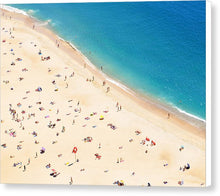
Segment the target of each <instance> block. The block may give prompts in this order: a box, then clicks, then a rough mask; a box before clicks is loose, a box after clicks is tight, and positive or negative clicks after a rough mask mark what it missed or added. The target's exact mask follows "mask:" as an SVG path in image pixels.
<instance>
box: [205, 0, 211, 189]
mask: <svg viewBox="0 0 220 196" xmlns="http://www.w3.org/2000/svg"><path fill="white" fill-rule="evenodd" d="M211 88H212V85H211V3H210V2H208V1H206V186H211V158H212V157H211V154H212V152H211V130H212V129H211Z"/></svg>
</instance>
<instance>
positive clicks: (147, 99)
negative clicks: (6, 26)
mask: <svg viewBox="0 0 220 196" xmlns="http://www.w3.org/2000/svg"><path fill="white" fill-rule="evenodd" d="M1 8H2V9H5V10H7V11H9V12H16V13H19V14H23V15H25V16H28V17H30V18H32V19H34V20H35V21H38V22H44V23H45V21H40V20H39V19H37V18H35V17H33V16H31V15H29V14H28V13H27V12H25V11H23V10H20V9H18V8H14V7H11V6H8V5H3V4H1ZM54 34H56V36H57V37H58V38H59V39H60V40H62V41H63V42H65V43H67V44H68V45H70V46H71V47H72V48H73V49H74V50H76V51H77V52H78V53H79V54H80V55H81V56H82V58H83V60H84V61H85V62H86V64H88V65H89V66H90V67H91V68H92V69H93V70H94V71H96V72H97V71H98V72H99V74H101V75H102V76H103V77H104V78H106V80H107V81H108V82H110V83H112V84H113V85H116V86H117V87H119V88H120V89H122V90H123V91H125V92H127V93H129V94H130V95H133V96H135V97H137V98H139V99H141V100H143V101H145V102H147V103H150V104H153V105H156V106H157V107H159V108H161V109H163V110H165V111H167V112H171V113H174V114H175V115H176V116H177V117H178V118H180V119H182V120H184V121H187V122H188V123H189V124H191V125H193V126H196V127H197V124H196V123H193V122H194V120H196V121H199V122H202V123H206V120H205V119H202V118H200V117H198V116H195V115H193V114H191V113H188V112H186V111H184V110H182V109H180V108H178V107H177V106H175V105H172V104H170V103H162V102H161V101H159V100H157V99H156V98H155V97H152V98H151V97H149V96H150V95H148V96H147V95H144V94H141V93H139V92H136V91H134V90H132V89H131V88H129V87H127V86H126V85H125V84H122V82H121V81H119V80H117V79H115V78H114V79H113V77H112V76H111V77H110V76H108V75H107V74H105V73H103V72H100V71H99V70H98V67H97V66H95V65H94V64H93V63H92V62H91V61H90V60H89V59H88V58H87V57H86V56H85V55H84V54H83V53H82V52H81V51H80V50H79V49H77V47H76V46H75V45H74V44H73V43H71V42H69V41H66V40H65V39H63V38H62V37H60V36H59V35H57V33H54ZM155 99H156V100H155ZM178 113H180V115H178ZM184 116H185V118H184ZM189 118H192V119H193V120H187V119H189Z"/></svg>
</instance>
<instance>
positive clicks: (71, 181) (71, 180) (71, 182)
mask: <svg viewBox="0 0 220 196" xmlns="http://www.w3.org/2000/svg"><path fill="white" fill-rule="evenodd" d="M72 184H73V178H72V177H71V178H70V185H72Z"/></svg>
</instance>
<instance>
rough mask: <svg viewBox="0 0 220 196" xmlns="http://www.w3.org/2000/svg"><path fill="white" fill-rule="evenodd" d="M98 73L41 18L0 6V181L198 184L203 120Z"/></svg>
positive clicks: (202, 180) (202, 183)
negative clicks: (182, 114) (184, 116)
mask: <svg viewBox="0 0 220 196" xmlns="http://www.w3.org/2000/svg"><path fill="white" fill-rule="evenodd" d="M102 69H105V67H103V68H100V69H97V68H96V67H95V66H93V65H92V64H91V63H90V62H89V61H88V59H87V58H86V57H85V56H83V54H82V53H81V52H80V51H79V50H77V49H76V48H75V47H74V46H73V45H70V44H69V43H67V42H65V41H64V40H62V39H61V38H59V37H58V36H57V35H56V34H55V33H53V32H52V31H51V30H50V29H48V28H46V27H44V26H42V25H40V23H39V21H36V20H34V19H33V18H30V17H29V16H25V15H22V14H20V13H15V12H13V13H12V12H9V11H7V10H3V9H1V183H26V184H33V183H35V184H71V185H115V186H123V185H125V186H194V187H200V186H205V145H206V142H205V123H197V122H196V123H192V121H194V119H193V120H192V119H189V121H187V120H186V119H182V118H180V117H179V116H178V115H175V113H174V112H173V113H169V112H167V110H165V109H163V108H162V107H159V105H158V104H157V102H154V101H153V100H148V101H146V99H143V98H142V97H141V96H140V95H136V94H134V93H133V92H132V91H130V90H129V89H126V90H125V89H123V88H120V86H118V85H116V84H115V83H113V82H111V80H110V78H109V77H108V76H106V75H105V74H103V73H102ZM188 118H190V117H188ZM74 147H75V148H74Z"/></svg>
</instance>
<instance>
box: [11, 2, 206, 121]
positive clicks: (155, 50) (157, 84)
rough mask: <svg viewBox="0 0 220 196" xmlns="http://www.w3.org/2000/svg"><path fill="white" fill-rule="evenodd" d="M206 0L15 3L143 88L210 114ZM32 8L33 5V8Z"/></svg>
mask: <svg viewBox="0 0 220 196" xmlns="http://www.w3.org/2000/svg"><path fill="white" fill-rule="evenodd" d="M205 4H206V3H205V1H191V2H190V1H186V2H184V1H182V2H181V1H175V2H174V1H173V2H172V1H170V2H169V1H168V2H133V3H132V2H130V3H125V2H124V3H74V4H19V5H18V4H14V5H10V6H13V7H16V8H19V9H22V10H25V11H27V12H28V13H30V14H31V15H32V16H34V17H36V18H38V19H40V20H42V21H45V20H48V19H50V20H51V22H50V26H51V28H52V29H53V30H54V31H55V32H56V33H57V34H58V35H59V36H60V37H62V38H64V39H65V40H67V41H69V42H72V43H74V45H76V47H77V48H78V49H79V50H81V51H82V53H83V54H84V55H86V56H87V57H88V58H89V60H90V61H91V62H92V63H93V64H95V65H96V66H97V67H100V66H103V68H104V72H105V73H107V74H108V75H110V76H112V77H113V78H117V79H118V80H120V81H121V82H122V83H124V84H126V85H127V86H129V87H131V88H132V89H135V90H136V91H138V92H140V93H144V94H146V95H151V96H153V97H155V98H157V99H159V100H160V101H162V102H165V103H168V104H171V105H173V106H176V107H178V108H180V109H181V110H184V111H186V112H187V113H190V114H193V115H195V116H197V117H200V118H202V119H205V117H206V103H205V102H206V86H205V85H206V70H205V60H206V57H205V52H206V51H205V47H206V39H205V36H206V35H205V26H206V23H205V15H206V13H205V6H206V5H205ZM30 10H32V11H30Z"/></svg>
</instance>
